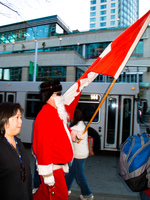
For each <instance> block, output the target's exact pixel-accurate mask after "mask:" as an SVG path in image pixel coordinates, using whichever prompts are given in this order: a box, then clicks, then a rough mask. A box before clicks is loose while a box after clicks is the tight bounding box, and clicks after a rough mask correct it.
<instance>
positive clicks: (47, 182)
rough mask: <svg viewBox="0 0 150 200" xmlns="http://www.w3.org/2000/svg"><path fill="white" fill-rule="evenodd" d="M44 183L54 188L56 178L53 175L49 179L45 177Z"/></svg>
mask: <svg viewBox="0 0 150 200" xmlns="http://www.w3.org/2000/svg"><path fill="white" fill-rule="evenodd" d="M44 183H45V184H46V185H49V186H53V185H54V184H55V179H54V176H53V175H51V176H48V177H44Z"/></svg>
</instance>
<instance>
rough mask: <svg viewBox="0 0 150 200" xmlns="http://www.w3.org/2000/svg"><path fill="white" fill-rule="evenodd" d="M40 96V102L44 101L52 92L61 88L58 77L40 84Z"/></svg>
mask: <svg viewBox="0 0 150 200" xmlns="http://www.w3.org/2000/svg"><path fill="white" fill-rule="evenodd" d="M40 88H41V91H40V97H41V101H42V102H44V103H45V102H46V101H47V100H48V99H49V98H50V97H51V96H52V94H53V93H54V92H58V91H61V90H62V85H61V84H60V81H59V80H58V79H55V80H52V81H45V82H43V83H41V85H40Z"/></svg>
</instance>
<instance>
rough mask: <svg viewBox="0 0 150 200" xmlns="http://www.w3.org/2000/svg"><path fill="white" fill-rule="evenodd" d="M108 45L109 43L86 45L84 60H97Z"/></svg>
mask: <svg viewBox="0 0 150 200" xmlns="http://www.w3.org/2000/svg"><path fill="white" fill-rule="evenodd" d="M108 44H109V42H101V43H93V44H87V45H86V59H94V58H97V57H98V56H99V55H100V54H101V53H102V52H103V51H104V49H105V48H106V47H107V46H108Z"/></svg>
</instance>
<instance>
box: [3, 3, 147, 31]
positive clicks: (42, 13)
mask: <svg viewBox="0 0 150 200" xmlns="http://www.w3.org/2000/svg"><path fill="white" fill-rule="evenodd" d="M1 2H2V3H6V2H13V5H11V4H10V6H11V8H12V9H13V10H14V11H18V14H19V15H18V14H17V13H16V12H14V11H11V10H9V9H8V8H6V7H4V6H2V5H1V4H0V14H1V15H0V26H3V25H6V24H11V23H16V22H20V21H26V20H30V19H36V18H41V17H46V16H51V15H58V16H59V17H60V18H61V19H62V20H63V22H64V23H65V24H66V25H67V26H68V27H69V28H70V29H71V30H76V29H78V30H79V31H86V30H89V18H90V0H13V1H12V0H0V3H1ZM148 10H150V0H139V15H140V17H141V16H142V15H143V14H145V13H146V12H147V11H148ZM2 13H3V14H5V16H4V15H3V14H2Z"/></svg>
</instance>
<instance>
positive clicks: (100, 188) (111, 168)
mask: <svg viewBox="0 0 150 200" xmlns="http://www.w3.org/2000/svg"><path fill="white" fill-rule="evenodd" d="M118 171H119V152H113V153H112V152H111V153H109V152H106V153H105V154H103V155H99V156H90V157H88V159H87V161H86V165H85V175H86V178H87V181H88V184H89V187H90V189H91V191H92V193H93V194H94V196H95V200H119V199H120V200H131V199H132V200H140V197H139V193H135V192H132V191H131V190H130V189H129V188H128V186H127V185H126V183H125V182H124V181H123V180H122V178H121V177H120V176H119V174H118ZM71 190H72V194H71V196H70V198H69V200H77V199H79V196H80V188H79V187H78V185H77V184H76V182H75V181H74V183H73V185H72V188H71Z"/></svg>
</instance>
